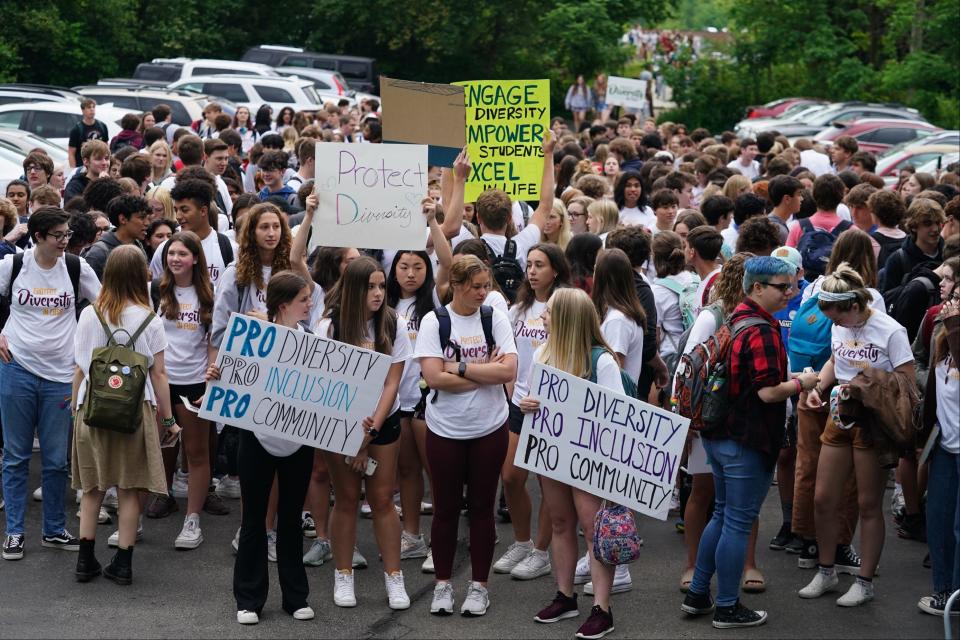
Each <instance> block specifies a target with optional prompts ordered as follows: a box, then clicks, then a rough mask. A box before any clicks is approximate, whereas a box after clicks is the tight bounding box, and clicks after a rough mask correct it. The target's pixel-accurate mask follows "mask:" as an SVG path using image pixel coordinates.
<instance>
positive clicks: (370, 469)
mask: <svg viewBox="0 0 960 640" xmlns="http://www.w3.org/2000/svg"><path fill="white" fill-rule="evenodd" d="M343 461H344V462H345V463H347V464H350V463H352V462H353V456H345V457H344V459H343ZM378 464H379V463H378V462H377V461H376V459H375V458H371V457H370V456H367V468H366V469H365V470H364V472H363V474H364V475H366V476H372V475H373V474H374V473H376V471H377V465H378Z"/></svg>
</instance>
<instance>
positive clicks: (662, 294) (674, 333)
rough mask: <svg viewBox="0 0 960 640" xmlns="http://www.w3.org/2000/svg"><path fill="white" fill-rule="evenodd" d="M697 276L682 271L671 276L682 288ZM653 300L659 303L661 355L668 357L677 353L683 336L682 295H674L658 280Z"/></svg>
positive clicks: (654, 286)
mask: <svg viewBox="0 0 960 640" xmlns="http://www.w3.org/2000/svg"><path fill="white" fill-rule="evenodd" d="M695 278H696V275H695V274H694V273H692V272H690V271H681V272H680V273H678V274H676V275H672V276H670V279H671V280H674V281H675V282H677V283H678V284H679V285H680V286H681V287H686V286H687V285H689V284H690V283H691V282H693V281H694V279H695ZM650 288H651V289H652V290H653V299H654V301H655V302H656V303H657V326H658V327H660V335H661V337H662V340H661V341H660V355H661V356H666V355H668V354H671V353H675V352H676V351H677V346H678V344H679V341H680V336H681V335H682V334H683V313H682V312H681V310H680V295H679V294H676V293H674V292H673V291H671V290H670V289H668V288H667V287H665V286H664V285H662V284H660V283H658V282H657V281H656V280H654V282H653V286H651V287H650Z"/></svg>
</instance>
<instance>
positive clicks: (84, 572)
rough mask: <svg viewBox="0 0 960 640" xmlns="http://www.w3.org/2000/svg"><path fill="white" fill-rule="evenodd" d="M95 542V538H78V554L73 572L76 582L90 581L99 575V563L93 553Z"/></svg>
mask: <svg viewBox="0 0 960 640" xmlns="http://www.w3.org/2000/svg"><path fill="white" fill-rule="evenodd" d="M96 543H97V541H96V540H84V539H83V538H81V539H80V555H79V556H78V557H77V570H76V571H74V572H73V573H74V575H76V577H77V582H90V581H91V580H92V579H94V578H96V577H97V576H98V575H100V563H99V562H97V558H96V556H95V555H94V554H93V550H94V546H95V545H96Z"/></svg>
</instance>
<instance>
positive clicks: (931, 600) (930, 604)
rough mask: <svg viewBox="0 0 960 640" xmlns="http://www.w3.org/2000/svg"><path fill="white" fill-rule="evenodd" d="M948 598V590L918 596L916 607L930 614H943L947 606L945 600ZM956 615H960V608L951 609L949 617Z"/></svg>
mask: <svg viewBox="0 0 960 640" xmlns="http://www.w3.org/2000/svg"><path fill="white" fill-rule="evenodd" d="M949 598H950V592H949V591H941V592H940V593H935V594H933V595H932V596H924V597H922V598H920V602H918V603H917V607H918V608H919V609H920V611H923V612H924V613H929V614H930V615H932V616H943V612H944V611H945V610H946V608H947V600H948V599H949ZM958 615H960V609H956V608H954V609H951V611H950V617H951V618H953V617H955V616H958Z"/></svg>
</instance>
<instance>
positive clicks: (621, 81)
mask: <svg viewBox="0 0 960 640" xmlns="http://www.w3.org/2000/svg"><path fill="white" fill-rule="evenodd" d="M607 104H611V105H619V106H621V107H631V108H633V109H643V108H644V107H645V106H646V105H647V81H646V80H633V79H632V78H618V77H617V76H610V77H609V78H608V79H607Z"/></svg>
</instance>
